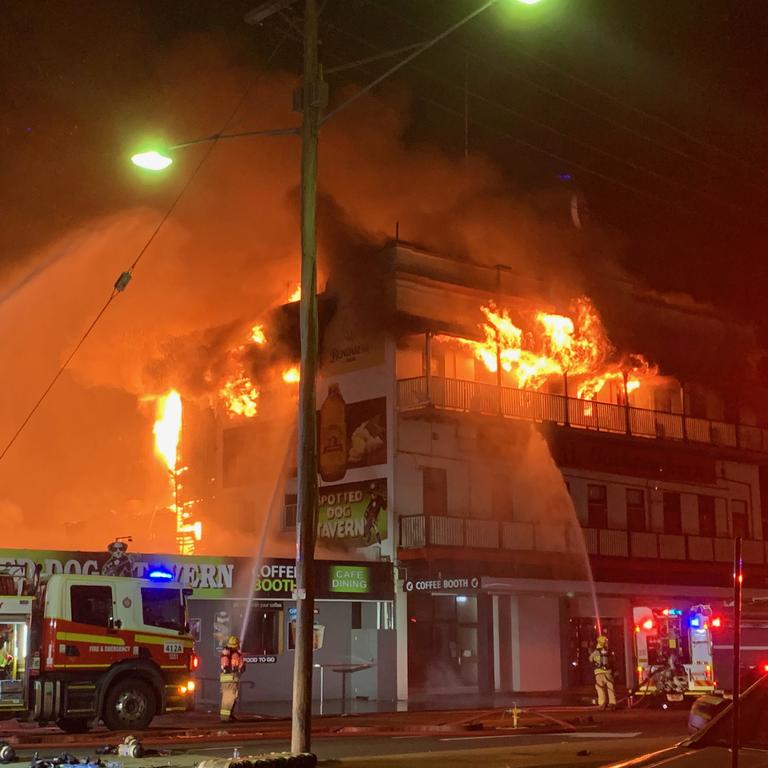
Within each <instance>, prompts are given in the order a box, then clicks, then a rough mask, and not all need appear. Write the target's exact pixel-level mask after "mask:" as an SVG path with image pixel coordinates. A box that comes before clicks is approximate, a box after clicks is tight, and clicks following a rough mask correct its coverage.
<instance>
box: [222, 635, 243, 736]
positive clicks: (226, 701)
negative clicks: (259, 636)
mask: <svg viewBox="0 0 768 768" xmlns="http://www.w3.org/2000/svg"><path fill="white" fill-rule="evenodd" d="M220 666H221V673H220V675H219V682H220V683H221V707H220V712H219V714H220V715H221V720H222V722H225V723H226V722H232V721H234V720H235V716H234V714H233V713H234V710H235V704H236V703H237V697H238V696H239V695H240V677H241V676H242V674H243V672H244V671H245V661H244V660H243V654H242V651H241V650H240V639H239V638H237V637H235V635H231V636H230V638H229V640H227V644H226V646H225V647H224V648H223V649H222V651H221V657H220Z"/></svg>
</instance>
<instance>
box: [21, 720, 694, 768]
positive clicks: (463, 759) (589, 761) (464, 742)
mask: <svg viewBox="0 0 768 768" xmlns="http://www.w3.org/2000/svg"><path fill="white" fill-rule="evenodd" d="M649 714H650V713H640V712H638V713H629V712H627V713H623V716H622V717H620V716H614V717H612V718H610V719H609V720H607V722H606V721H603V722H597V723H596V725H595V726H593V727H591V728H587V729H584V730H579V731H576V732H569V733H538V734H532V733H500V732H499V731H498V730H496V731H495V732H493V733H481V732H477V733H471V732H467V733H463V734H462V733H446V734H440V733H430V734H411V735H382V734H374V733H345V734H343V735H322V736H316V737H315V738H314V739H313V744H312V747H313V751H314V752H315V753H316V754H317V755H318V758H319V759H320V761H321V762H322V763H323V764H325V765H329V766H331V765H334V764H342V763H343V764H347V763H349V764H351V765H354V766H360V767H361V768H378V767H379V766H382V767H383V766H394V765H399V766H411V765H418V766H436V767H437V766H440V768H447V767H448V766H457V768H458V767H460V766H470V765H473V766H474V765H483V766H488V767H489V768H497V767H498V768H512V767H513V766H514V767H515V768H517V767H518V766H519V767H520V768H523V767H524V766H525V767H528V768H535V767H536V766H542V767H543V766H546V767H547V768H556V767H557V766H585V768H595V767H596V766H601V765H605V764H608V763H610V762H613V761H614V760H619V759H624V758H627V757H631V756H635V755H639V754H642V753H644V752H649V751H653V750H656V749H661V748H662V747H665V746H668V745H670V744H673V743H675V742H676V741H679V740H680V739H682V738H684V737H685V736H686V726H685V720H684V718H683V717H682V716H681V715H680V713H655V714H653V715H652V716H649ZM106 737H107V734H106V733H105V741H108V740H109V739H108V738H106ZM235 747H237V748H239V752H240V754H241V755H242V756H246V755H249V754H264V753H266V752H281V751H287V750H288V749H289V742H288V740H287V739H285V738H277V739H264V738H259V739H252V740H249V739H248V738H247V737H245V735H244V738H243V739H242V740H241V741H235V742H233V741H232V740H231V738H229V739H228V740H226V741H225V742H222V743H216V742H215V741H209V742H207V743H206V744H190V745H188V746H184V747H180V746H177V747H174V748H173V749H172V754H171V755H170V756H157V757H155V758H152V757H149V758H145V759H143V760H141V761H133V760H123V759H121V758H114V757H113V758H108V759H110V760H116V761H117V762H119V763H121V764H122V766H123V768H140V767H142V768H160V766H167V767H170V768H192V766H194V765H196V764H197V762H198V761H199V760H200V759H201V758H203V757H208V758H210V757H231V756H232V754H233V749H234V748H235ZM33 751H34V750H31V749H24V750H20V751H19V758H20V760H21V761H22V762H26V760H28V759H29V758H30V757H31V756H32V754H33ZM48 751H49V752H51V753H52V754H55V753H56V752H57V751H61V750H48ZM71 751H73V752H74V753H75V754H77V755H78V756H85V754H86V752H85V751H84V749H83V748H80V749H76V750H75V749H73V750H71ZM81 753H82V754H81ZM41 754H45V752H41Z"/></svg>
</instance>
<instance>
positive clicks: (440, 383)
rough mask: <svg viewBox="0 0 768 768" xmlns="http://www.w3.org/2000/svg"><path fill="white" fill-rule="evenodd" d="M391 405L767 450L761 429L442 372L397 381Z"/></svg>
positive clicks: (767, 433)
mask: <svg viewBox="0 0 768 768" xmlns="http://www.w3.org/2000/svg"><path fill="white" fill-rule="evenodd" d="M397 404H398V408H399V409H400V410H401V411H408V410H413V409H416V408H424V407H425V406H433V407H435V408H441V409H446V410H452V411H466V412H468V413H478V414H484V415H496V416H503V417H506V418H511V419H525V420H528V421H536V422H543V421H546V422H554V423H556V424H562V425H568V426H571V427H575V428H577V429H588V430H594V431H596V432H611V433H614V434H629V435H632V436H634V437H645V438H652V439H657V440H685V441H688V442H693V443H706V444H709V445H717V446H724V447H729V448H743V449H746V450H750V451H761V452H768V429H763V428H761V427H755V426H751V425H748V424H731V423H729V422H725V421H716V420H712V419H702V418H697V417H694V416H683V415H682V414H679V413H669V412H666V411H653V410H649V409H646V408H636V407H635V406H630V407H629V408H627V407H625V406H623V405H616V404H614V403H601V402H598V401H595V400H580V399H578V398H575V397H569V398H566V397H564V396H563V395H553V394H549V393H546V392H536V391H535V390H529V389H515V388H513V387H499V386H497V385H495V384H485V383H482V382H478V381H467V380H464V379H450V378H445V377H442V376H430V377H429V379H427V377H426V376H417V377H415V378H410V379H400V380H398V382H397Z"/></svg>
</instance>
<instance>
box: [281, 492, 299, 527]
mask: <svg viewBox="0 0 768 768" xmlns="http://www.w3.org/2000/svg"><path fill="white" fill-rule="evenodd" d="M296 504H297V497H296V495H295V494H290V493H289V494H286V496H285V506H284V507H283V522H284V524H285V529H286V530H288V531H290V530H293V529H294V528H296Z"/></svg>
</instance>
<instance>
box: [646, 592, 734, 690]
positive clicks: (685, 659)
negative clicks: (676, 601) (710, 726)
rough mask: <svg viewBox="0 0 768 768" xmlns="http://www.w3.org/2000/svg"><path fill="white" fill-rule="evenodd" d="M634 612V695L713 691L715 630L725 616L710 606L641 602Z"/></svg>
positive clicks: (714, 683) (714, 684)
mask: <svg viewBox="0 0 768 768" xmlns="http://www.w3.org/2000/svg"><path fill="white" fill-rule="evenodd" d="M632 613H633V618H634V624H635V631H634V637H635V660H636V663H637V666H636V670H635V671H636V675H637V678H636V686H635V688H634V691H633V693H634V695H635V696H661V697H664V698H665V699H666V701H669V702H680V701H683V700H684V699H685V698H686V697H694V696H702V695H704V694H707V693H713V692H714V691H715V688H716V686H717V683H716V680H715V677H714V670H713V663H712V661H713V657H712V650H713V649H712V630H713V629H714V630H716V629H717V628H718V627H720V626H721V624H722V619H721V618H720V617H719V616H715V615H713V613H712V608H711V606H709V605H693V606H688V607H687V608H677V607H648V606H637V607H635V608H633V609H632Z"/></svg>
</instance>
